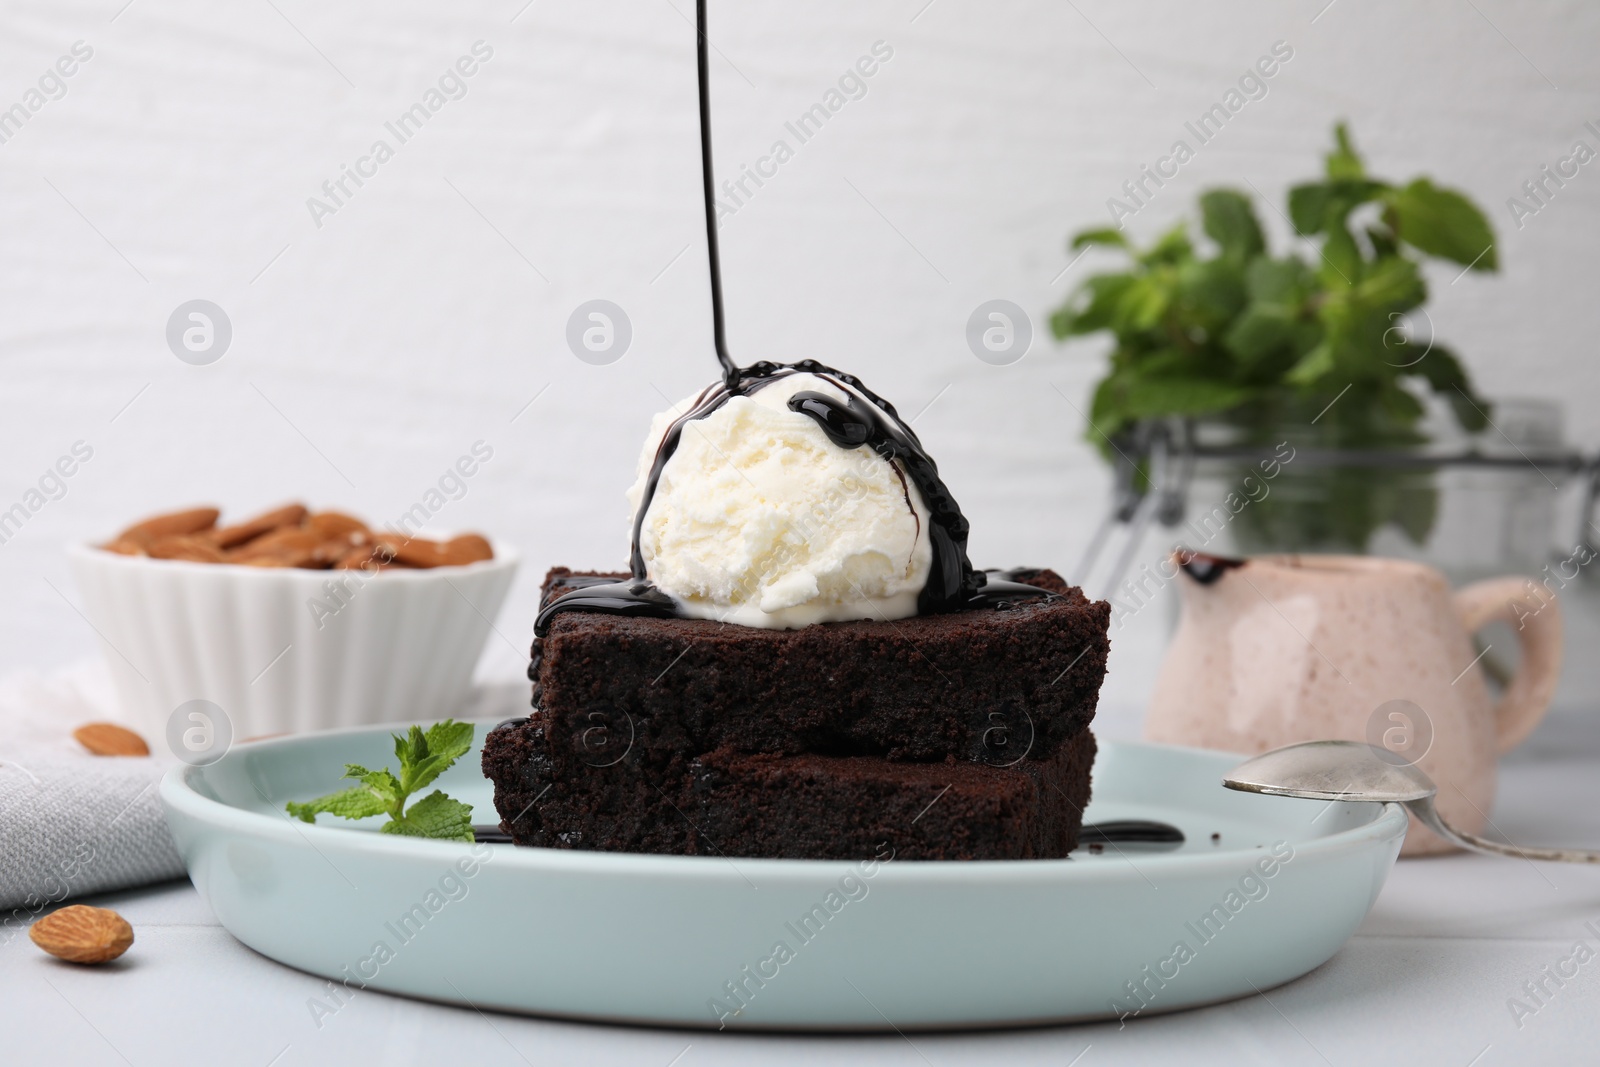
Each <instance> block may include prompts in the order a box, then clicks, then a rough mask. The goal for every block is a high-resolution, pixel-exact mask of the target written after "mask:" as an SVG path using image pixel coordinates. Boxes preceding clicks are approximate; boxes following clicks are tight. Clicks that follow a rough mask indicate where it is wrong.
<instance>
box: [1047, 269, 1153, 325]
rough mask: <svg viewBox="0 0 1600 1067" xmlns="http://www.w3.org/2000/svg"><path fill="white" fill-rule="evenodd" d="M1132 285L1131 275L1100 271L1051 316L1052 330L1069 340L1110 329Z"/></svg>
mask: <svg viewBox="0 0 1600 1067" xmlns="http://www.w3.org/2000/svg"><path fill="white" fill-rule="evenodd" d="M1132 284H1133V275H1131V274H1096V275H1095V276H1093V277H1092V278H1089V279H1088V280H1086V281H1085V282H1084V283H1083V284H1082V285H1081V286H1079V287H1078V289H1077V290H1076V291H1075V292H1074V293H1073V294H1072V296H1071V297H1069V298H1068V299H1067V302H1066V304H1064V305H1063V306H1062V307H1061V308H1060V309H1059V310H1058V311H1057V312H1056V313H1055V314H1054V315H1052V316H1051V317H1050V330H1051V332H1052V333H1054V334H1055V335H1056V337H1057V338H1059V339H1062V340H1065V339H1066V338H1068V337H1076V336H1077V335H1079V334H1085V333H1094V332H1095V331H1097V330H1105V329H1110V328H1111V324H1112V322H1113V320H1114V318H1115V316H1116V312H1117V306H1118V305H1119V304H1120V303H1121V301H1122V297H1123V294H1125V293H1126V292H1127V291H1128V287H1129V286H1131V285H1132Z"/></svg>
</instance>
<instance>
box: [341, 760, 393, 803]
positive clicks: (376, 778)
mask: <svg viewBox="0 0 1600 1067" xmlns="http://www.w3.org/2000/svg"><path fill="white" fill-rule="evenodd" d="M355 771H360V772H361V773H359V774H356V773H352V772H355ZM345 777H346V778H359V779H360V780H361V784H362V785H363V786H364V787H366V788H367V789H368V790H370V791H371V792H372V794H373V795H374V796H376V797H377V798H378V799H379V800H381V801H383V802H384V804H385V805H387V807H388V808H389V810H394V809H396V808H398V807H399V806H400V804H401V802H402V801H404V800H405V798H406V790H405V789H403V788H401V786H400V782H399V781H398V780H397V779H396V778H395V776H394V775H392V774H390V773H389V771H388V770H387V769H385V770H378V771H369V770H366V769H365V768H362V767H357V766H354V765H352V766H351V768H350V770H349V771H346V772H345Z"/></svg>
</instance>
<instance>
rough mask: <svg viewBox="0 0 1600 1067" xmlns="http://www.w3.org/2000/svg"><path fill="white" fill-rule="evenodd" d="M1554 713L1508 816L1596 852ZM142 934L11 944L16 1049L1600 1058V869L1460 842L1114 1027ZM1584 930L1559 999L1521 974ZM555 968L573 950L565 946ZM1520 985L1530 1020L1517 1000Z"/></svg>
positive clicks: (256, 1062) (108, 1053) (162, 1053)
mask: <svg viewBox="0 0 1600 1067" xmlns="http://www.w3.org/2000/svg"><path fill="white" fill-rule="evenodd" d="M1593 726H1594V724H1592V723H1586V722H1583V721H1581V720H1578V719H1573V720H1572V721H1571V722H1570V724H1568V725H1566V726H1563V724H1561V723H1559V722H1554V721H1553V722H1549V723H1547V724H1546V726H1545V727H1543V728H1541V730H1540V732H1539V734H1538V735H1536V736H1535V739H1534V741H1533V742H1532V743H1531V744H1530V745H1529V746H1528V747H1526V748H1525V749H1524V750H1523V751H1521V752H1519V753H1518V754H1516V755H1515V756H1514V757H1512V758H1511V759H1509V760H1508V761H1507V762H1506V763H1505V764H1504V765H1503V767H1502V776H1501V788H1500V795H1499V798H1498V800H1497V802H1496V804H1495V808H1494V813H1493V821H1494V824H1495V826H1496V827H1497V828H1498V829H1499V830H1500V831H1502V832H1503V833H1504V834H1505V835H1506V836H1507V837H1508V838H1510V839H1511V840H1515V841H1519V842H1524V843H1528V844H1544V843H1548V844H1556V843H1561V844H1572V845H1580V844H1586V845H1589V846H1591V847H1600V804H1597V803H1596V799H1595V786H1596V783H1597V782H1600V730H1595V729H1594V728H1593ZM88 902H90V903H96V904H101V905H104V906H108V907H113V908H116V909H117V910H118V911H120V912H121V913H122V914H123V915H124V916H125V917H126V918H127V919H128V920H129V922H131V923H132V924H133V926H134V929H135V931H136V934H137V942H136V944H135V946H134V948H133V949H132V950H131V951H130V952H129V953H128V955H127V956H126V957H124V959H123V960H122V961H120V962H119V963H117V964H114V965H112V966H108V967H102V968H96V969H89V968H80V967H74V966H71V965H69V964H63V963H58V962H57V961H54V960H52V959H50V958H48V957H46V956H45V955H44V954H43V953H41V952H39V950H38V949H36V948H35V947H34V946H33V945H32V944H31V943H30V942H29V941H28V939H27V938H26V937H25V936H18V937H15V938H14V939H13V940H12V941H11V942H10V943H9V944H5V945H3V946H0V1063H4V1064H7V1065H21V1064H30V1065H31V1064H85V1065H88V1064H123V1063H129V1064H140V1065H143V1064H191V1063H194V1064H199V1063H216V1064H229V1065H243V1067H267V1065H269V1064H271V1065H275V1067H290V1065H294V1064H309V1063H344V1064H354V1063H360V1064H371V1065H373V1067H399V1065H403V1064H417V1065H425V1067H439V1065H444V1064H472V1065H474V1067H480V1065H481V1067H488V1065H496V1064H508V1065H515V1064H521V1063H527V1064H539V1065H545V1064H569V1063H570V1064H630V1065H642V1067H669V1065H671V1067H702V1065H708V1064H745V1063H763V1064H765V1063H774V1064H787V1063H795V1064H800V1063H814V1062H818V1061H819V1060H826V1062H828V1063H830V1064H833V1063H841V1064H843V1063H873V1064H906V1065H924V1064H926V1065H935V1067H942V1065H944V1064H956V1063H999V1062H1004V1063H1006V1064H1016V1065H1025V1064H1049V1065H1053V1067H1068V1065H1070V1064H1081V1065H1082V1067H1100V1065H1102V1064H1120V1063H1129V1064H1162V1063H1219V1064H1222V1063H1226V1064H1230V1065H1241V1064H1273V1065H1281V1064H1301V1063H1306V1064H1323V1063H1326V1064H1335V1065H1344V1064H1360V1065H1378V1064H1403V1065H1406V1067H1412V1065H1416V1064H1445V1065H1452V1067H1468V1065H1469V1064H1470V1065H1473V1067H1493V1065H1499V1064H1508V1063H1543V1064H1563V1065H1567V1064H1584V1063H1595V1062H1600V1011H1596V1005H1597V997H1600V935H1597V934H1595V933H1593V932H1591V931H1590V930H1589V929H1587V928H1586V927H1585V925H1584V924H1585V923H1586V922H1590V921H1592V922H1594V923H1595V926H1596V929H1600V867H1594V868H1591V867H1580V866H1564V865H1560V864H1537V865H1536V864H1533V863H1531V862H1524V861H1518V860H1507V859H1494V858H1489V857H1482V856H1466V855H1456V856H1448V857H1439V858H1432V859H1422V860H1404V861H1401V863H1400V864H1399V865H1398V866H1397V867H1396V869H1395V871H1394V873H1393V874H1392V875H1391V877H1390V879H1389V882H1388V884H1387V885H1386V886H1385V888H1384V890H1383V893H1382V894H1381V895H1380V896H1379V898H1378V901H1377V903H1376V905H1375V906H1374V907H1373V909H1372V912H1371V914H1369V915H1368V916H1367V919H1366V921H1365V922H1364V923H1363V924H1362V926H1361V928H1360V930H1359V931H1358V932H1357V934H1356V935H1355V937H1354V938H1352V939H1351V941H1350V942H1349V943H1348V944H1347V945H1346V946H1345V947H1344V948H1343V949H1342V950H1341V951H1340V952H1339V953H1338V954H1337V955H1336V956H1334V958H1333V959H1332V960H1331V961H1329V962H1328V963H1327V964H1325V965H1324V966H1322V967H1321V968H1319V969H1318V970H1316V971H1314V972H1312V973H1311V974H1310V975H1307V976H1306V977H1304V978H1302V979H1300V980H1299V981H1296V982H1291V983H1289V984H1288V985H1285V986H1282V987H1279V988H1277V989H1272V990H1268V991H1267V992H1266V993H1264V994H1263V995H1260V996H1254V997H1250V998H1248V999H1245V1000H1240V1001H1235V1002H1233V1003H1229V1004H1223V1005H1218V1006H1214V1007H1210V1008H1203V1009H1198V1010H1195V1011H1187V1012H1179V1013H1175V1014H1172V1015H1166V1016H1151V1017H1147V1018H1143V1019H1140V1020H1136V1021H1130V1022H1129V1024H1128V1025H1127V1026H1126V1027H1122V1028H1119V1027H1118V1025H1117V1024H1115V1023H1110V1024H1096V1025H1080V1026H1062V1027H1049V1028H1040V1029H1030V1030H1012V1031H999V1032H985V1033H960V1034H915V1033H913V1034H909V1035H903V1036H902V1035H896V1034H892V1033H891V1034H888V1035H885V1036H870V1037H861V1036H850V1037H825V1036H799V1035H748V1034H718V1033H708V1032H692V1031H674V1030H662V1029H646V1028H629V1027H619V1026H602V1025H590V1024H583V1023H572V1022H564V1021H553V1020H544V1019H530V1018H522V1017H516V1016H509V1015H498V1014H490V1015H484V1014H480V1013H478V1012H476V1011H474V1010H472V1009H470V1008H456V1007H450V1006H445V1005H438V1004H429V1003H422V1002H418V1001H413V1000H407V999H404V998H401V997H394V996H389V995H386V994H383V993H378V992H373V991H366V992H363V993H360V994H358V995H357V996H356V998H355V999H354V1001H353V1002H352V1003H351V1004H350V1005H349V1006H348V1007H347V1008H345V1009H344V1010H342V1011H340V1012H339V1013H338V1014H337V1015H336V1016H333V1017H331V1018H326V1019H324V1020H323V1026H322V1027H321V1028H320V1029H319V1028H318V1027H317V1025H316V1023H315V1022H314V1021H313V1018H312V1015H311V1012H310V1010H309V1008H308V1007H307V1000H308V999H309V998H311V997H313V996H315V995H317V994H318V993H319V991H320V990H321V989H322V986H323V982H322V980H320V979H317V978H313V977H312V976H310V975H307V974H303V973H301V972H299V971H295V970H292V969H290V968H288V967H284V966H281V965H279V964H277V963H274V962H272V961H271V960H268V959H266V958H265V957H262V956H259V955H257V954H256V953H254V952H253V951H251V950H250V949H247V948H245V947H244V946H243V945H241V944H239V943H238V942H236V941H235V940H233V938H232V937H230V936H229V935H228V933H227V932H226V931H225V930H223V929H222V927H221V926H220V925H218V923H217V921H216V919H215V918H214V917H213V916H212V914H211V911H210V909H209V908H208V907H207V906H206V903H205V901H204V900H202V899H201V898H200V896H199V894H197V893H196V892H195V891H194V889H193V888H192V887H190V885H189V884H188V883H187V882H175V883H169V884H167V885H163V886H157V887H151V888H147V889H143V890H135V891H128V892H120V893H110V894H104V895H102V896H99V897H94V898H89V901H88ZM1580 940H1583V941H1586V942H1587V944H1588V945H1589V947H1590V948H1591V949H1593V950H1594V951H1595V957H1594V958H1593V959H1591V960H1589V961H1588V962H1587V963H1586V964H1585V965H1583V966H1581V967H1580V968H1579V970H1578V973H1577V975H1576V976H1575V977H1570V978H1567V979H1565V985H1564V986H1562V987H1560V988H1557V987H1556V986H1555V985H1554V983H1552V982H1550V981H1549V980H1548V979H1547V980H1546V987H1547V988H1548V989H1550V990H1553V993H1552V995H1549V996H1544V995H1543V994H1541V996H1542V997H1543V1000H1544V1003H1543V1004H1542V1005H1541V1004H1538V1003H1536V1002H1534V1001H1532V1000H1531V999H1530V998H1529V997H1528V996H1527V994H1526V993H1525V992H1524V991H1523V990H1522V988H1521V987H1522V985H1523V983H1524V982H1526V981H1529V980H1530V979H1538V978H1540V977H1541V969H1542V968H1543V967H1545V966H1546V965H1551V966H1554V965H1555V964H1556V963H1557V961H1558V960H1561V959H1562V958H1564V957H1567V956H1569V955H1571V953H1572V951H1573V946H1574V945H1575V944H1576V943H1577V942H1579V941H1580ZM552 966H559V961H552ZM1513 997H1516V998H1520V999H1522V1000H1523V1001H1524V1003H1526V1004H1527V1005H1528V1006H1529V1007H1532V1008H1537V1011H1535V1012H1534V1013H1533V1014H1532V1015H1526V1016H1524V1017H1523V1018H1522V1019H1521V1020H1520V1022H1521V1025H1520V1026H1519V1025H1518V1020H1517V1019H1515V1018H1514V1017H1513V1014H1512V1012H1511V1010H1510V1007H1509V1006H1508V1001H1509V1000H1510V998H1513Z"/></svg>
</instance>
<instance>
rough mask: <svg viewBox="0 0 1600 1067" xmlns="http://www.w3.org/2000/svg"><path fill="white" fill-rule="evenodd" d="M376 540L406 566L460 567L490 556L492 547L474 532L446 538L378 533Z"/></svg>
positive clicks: (398, 561)
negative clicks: (439, 539) (387, 547)
mask: <svg viewBox="0 0 1600 1067" xmlns="http://www.w3.org/2000/svg"><path fill="white" fill-rule="evenodd" d="M377 541H378V543H379V544H384V545H388V546H389V548H390V550H391V551H392V552H393V553H394V558H395V562H396V563H401V564H404V565H405V566H407V567H464V566H466V565H467V564H468V563H477V562H478V561H480V560H485V559H493V558H494V549H492V548H490V547H489V542H488V541H487V540H485V539H484V538H482V537H479V536H478V535H477V534H462V535H461V536H460V537H456V538H453V539H451V540H449V541H429V540H427V539H426V538H423V537H410V538H407V537H401V536H400V535H398V534H379V535H378V537H377Z"/></svg>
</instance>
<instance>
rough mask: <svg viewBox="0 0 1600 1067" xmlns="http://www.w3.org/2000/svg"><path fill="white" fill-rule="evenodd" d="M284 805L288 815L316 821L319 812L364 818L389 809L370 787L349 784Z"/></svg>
mask: <svg viewBox="0 0 1600 1067" xmlns="http://www.w3.org/2000/svg"><path fill="white" fill-rule="evenodd" d="M285 807H287V808H288V810H289V814H290V815H293V816H294V817H295V818H297V819H299V820H300V821H301V822H316V821H317V815H318V814H319V813H321V812H327V813H328V814H329V815H337V816H339V818H341V819H365V818H366V817H367V816H369V815H382V814H383V813H384V812H386V811H388V810H389V808H388V805H386V804H385V803H384V802H383V801H382V800H381V799H379V798H378V797H377V796H375V795H374V794H373V792H372V791H371V790H370V789H368V788H366V787H365V786H360V785H357V786H351V787H350V788H349V789H345V790H342V791H340V792H338V793H329V794H328V795H327V796H325V797H318V798H317V799H316V800H312V801H308V802H307V803H304V804H298V803H296V802H294V801H292V800H291V801H290V802H289V803H288V804H287V805H285Z"/></svg>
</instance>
